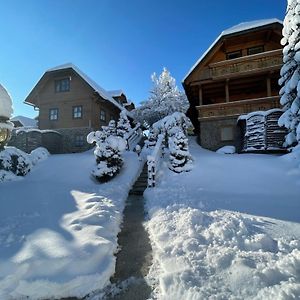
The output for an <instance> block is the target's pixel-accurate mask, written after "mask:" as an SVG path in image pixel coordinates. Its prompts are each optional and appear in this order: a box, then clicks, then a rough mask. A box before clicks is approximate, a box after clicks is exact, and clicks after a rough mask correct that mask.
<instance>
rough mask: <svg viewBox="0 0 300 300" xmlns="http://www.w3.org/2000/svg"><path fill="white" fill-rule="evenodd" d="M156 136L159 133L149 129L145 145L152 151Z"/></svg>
mask: <svg viewBox="0 0 300 300" xmlns="http://www.w3.org/2000/svg"><path fill="white" fill-rule="evenodd" d="M158 134H159V131H157V130H155V129H154V128H151V129H150V130H149V134H148V139H147V140H146V141H145V145H146V147H147V148H149V149H152V148H154V147H155V145H156V142H157V137H158Z"/></svg>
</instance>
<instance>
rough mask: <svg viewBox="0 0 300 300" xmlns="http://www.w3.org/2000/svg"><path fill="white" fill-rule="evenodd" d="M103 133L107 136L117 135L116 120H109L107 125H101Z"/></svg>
mask: <svg viewBox="0 0 300 300" xmlns="http://www.w3.org/2000/svg"><path fill="white" fill-rule="evenodd" d="M102 131H103V134H104V135H105V136H107V137H109V136H111V135H112V136H116V135H117V128H116V121H115V120H110V121H109V123H108V125H107V126H102Z"/></svg>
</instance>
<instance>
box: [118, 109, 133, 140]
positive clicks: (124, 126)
mask: <svg viewBox="0 0 300 300" xmlns="http://www.w3.org/2000/svg"><path fill="white" fill-rule="evenodd" d="M130 129H131V126H130V122H129V120H128V117H127V114H126V111H125V110H122V111H121V112H120V118H119V121H118V124H117V136H120V137H124V135H125V134H126V133H128V132H129V131H130Z"/></svg>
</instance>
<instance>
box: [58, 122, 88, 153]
mask: <svg viewBox="0 0 300 300" xmlns="http://www.w3.org/2000/svg"><path fill="white" fill-rule="evenodd" d="M56 131H57V132H59V133H60V134H61V135H62V145H63V147H62V153H75V152H83V151H87V150H89V149H91V148H92V147H93V145H90V144H88V143H87V141H86V136H87V135H88V134H89V133H90V132H91V131H93V130H92V128H90V127H79V128H61V129H57V130H56Z"/></svg>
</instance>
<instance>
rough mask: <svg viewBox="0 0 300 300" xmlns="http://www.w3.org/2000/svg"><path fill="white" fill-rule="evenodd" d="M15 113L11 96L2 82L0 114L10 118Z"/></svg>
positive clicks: (0, 88) (0, 86)
mask: <svg viewBox="0 0 300 300" xmlns="http://www.w3.org/2000/svg"><path fill="white" fill-rule="evenodd" d="M12 113H13V109H12V101H11V97H10V95H9V94H8V92H7V90H6V89H5V88H4V87H3V86H2V85H1V84H0V116H1V117H5V118H7V119H9V118H10V117H11V115H12Z"/></svg>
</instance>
